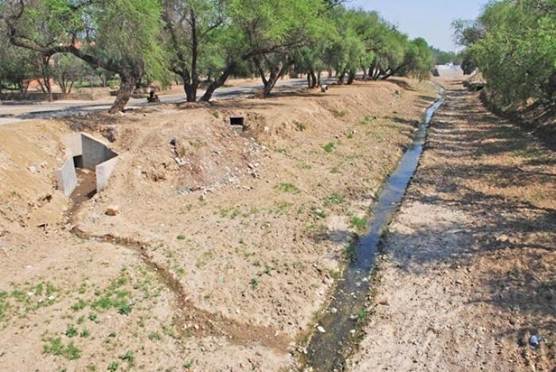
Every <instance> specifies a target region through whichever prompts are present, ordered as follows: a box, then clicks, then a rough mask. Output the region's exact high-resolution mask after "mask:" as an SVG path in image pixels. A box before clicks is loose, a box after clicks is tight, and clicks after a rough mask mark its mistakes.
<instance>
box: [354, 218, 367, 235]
mask: <svg viewBox="0 0 556 372" xmlns="http://www.w3.org/2000/svg"><path fill="white" fill-rule="evenodd" d="M350 222H351V226H352V227H353V228H354V229H355V230H357V231H358V232H362V231H365V230H366V229H367V219H366V218H364V217H357V216H353V217H351V221H350Z"/></svg>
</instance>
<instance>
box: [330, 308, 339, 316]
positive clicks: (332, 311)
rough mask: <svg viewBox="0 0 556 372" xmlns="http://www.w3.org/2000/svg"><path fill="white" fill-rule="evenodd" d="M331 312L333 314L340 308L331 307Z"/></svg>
mask: <svg viewBox="0 0 556 372" xmlns="http://www.w3.org/2000/svg"><path fill="white" fill-rule="evenodd" d="M330 312H331V313H332V314H336V313H337V312H338V309H336V308H335V307H333V308H331V309H330Z"/></svg>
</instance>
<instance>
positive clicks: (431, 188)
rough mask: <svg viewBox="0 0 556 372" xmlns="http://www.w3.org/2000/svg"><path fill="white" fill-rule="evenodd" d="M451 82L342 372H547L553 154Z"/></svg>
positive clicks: (551, 345)
mask: <svg viewBox="0 0 556 372" xmlns="http://www.w3.org/2000/svg"><path fill="white" fill-rule="evenodd" d="M460 83H461V82H458V81H455V82H447V83H446V82H445V85H446V86H447V88H448V91H447V101H446V104H445V105H444V107H443V108H442V109H441V110H440V112H439V113H438V114H437V116H436V117H435V119H434V120H433V123H432V126H431V129H430V132H429V139H428V144H427V149H426V150H425V153H424V156H423V159H422V161H421V164H420V167H419V169H418V171H417V174H416V177H415V179H414V181H413V183H412V185H411V186H410V189H409V190H408V195H407V197H406V199H405V201H404V202H403V205H402V207H401V211H400V212H399V214H398V216H397V217H396V218H395V221H394V222H393V224H392V225H391V226H390V231H389V233H388V236H387V238H386V242H385V244H384V255H383V257H382V260H381V262H380V264H379V267H378V270H379V271H378V278H377V282H376V283H375V288H376V292H377V293H376V296H375V297H374V299H373V305H372V307H371V308H370V311H369V313H370V314H371V315H370V319H369V323H368V325H367V326H366V329H365V332H366V336H365V338H364V340H363V341H362V343H361V345H360V349H359V351H358V352H357V354H356V355H355V356H353V357H352V358H351V361H350V370H353V371H380V370H394V371H439V370H443V371H475V370H477V371H478V370H487V371H494V370H500V371H554V368H555V367H556V359H555V353H556V346H555V342H556V297H555V296H556V271H555V267H556V251H555V250H556V155H555V154H554V153H553V152H551V151H550V150H547V149H546V148H542V147H541V146H540V145H539V144H538V142H537V141H536V140H535V138H533V137H532V136H529V135H527V134H526V133H525V132H524V131H523V130H522V129H520V128H519V127H517V126H515V125H513V124H511V123H509V122H507V121H505V120H502V119H500V118H498V117H496V116H494V115H492V114H490V113H488V112H486V111H485V109H484V108H483V106H482V105H481V104H480V103H479V100H478V96H477V94H476V93H469V92H467V91H465V90H463V89H462V87H461V84H460ZM532 335H537V336H540V337H541V340H542V341H541V342H540V345H539V346H538V347H532V346H531V345H530V338H531V336H532Z"/></svg>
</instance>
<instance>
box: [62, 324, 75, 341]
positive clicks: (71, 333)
mask: <svg viewBox="0 0 556 372" xmlns="http://www.w3.org/2000/svg"><path fill="white" fill-rule="evenodd" d="M77 334H78V331H77V328H75V327H74V326H73V324H70V325H68V328H67V329H66V333H65V335H66V336H68V337H70V338H71V337H75V336H77Z"/></svg>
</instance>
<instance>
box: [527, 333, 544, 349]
mask: <svg viewBox="0 0 556 372" xmlns="http://www.w3.org/2000/svg"><path fill="white" fill-rule="evenodd" d="M541 341H542V337H541V336H538V335H532V336H531V338H530V339H529V345H531V347H532V348H534V349H536V348H537V347H539V345H540V343H541Z"/></svg>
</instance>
